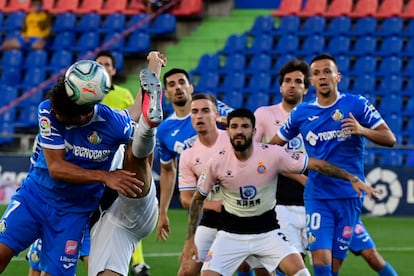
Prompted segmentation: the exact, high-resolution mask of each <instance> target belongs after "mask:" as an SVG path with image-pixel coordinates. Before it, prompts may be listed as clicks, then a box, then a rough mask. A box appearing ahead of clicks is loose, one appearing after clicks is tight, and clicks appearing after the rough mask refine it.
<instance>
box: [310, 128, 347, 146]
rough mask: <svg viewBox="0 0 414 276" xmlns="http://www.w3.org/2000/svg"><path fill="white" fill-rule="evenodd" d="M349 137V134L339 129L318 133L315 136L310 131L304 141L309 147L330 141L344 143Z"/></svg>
mask: <svg viewBox="0 0 414 276" xmlns="http://www.w3.org/2000/svg"><path fill="white" fill-rule="evenodd" d="M349 137H350V135H349V134H346V133H345V132H344V131H343V130H341V129H337V130H330V131H324V132H320V133H318V134H315V133H313V132H312V131H309V132H308V133H307V134H306V136H305V139H306V141H308V142H309V144H310V145H311V146H315V145H316V143H317V142H318V141H330V140H335V139H336V140H338V141H344V140H346V139H347V138H349Z"/></svg>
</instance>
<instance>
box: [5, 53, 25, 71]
mask: <svg viewBox="0 0 414 276" xmlns="http://www.w3.org/2000/svg"><path fill="white" fill-rule="evenodd" d="M23 60H24V55H23V52H22V51H20V50H17V49H13V50H8V51H4V52H3V56H2V58H1V62H0V64H1V68H3V69H5V68H6V67H15V68H19V69H20V68H21V67H22V65H23Z"/></svg>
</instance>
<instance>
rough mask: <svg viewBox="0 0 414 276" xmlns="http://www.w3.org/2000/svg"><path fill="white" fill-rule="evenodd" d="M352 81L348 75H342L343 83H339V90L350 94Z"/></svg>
mask: <svg viewBox="0 0 414 276" xmlns="http://www.w3.org/2000/svg"><path fill="white" fill-rule="evenodd" d="M349 85H350V79H349V77H348V76H347V75H341V81H340V82H339V83H338V90H339V91H340V92H348V91H349Z"/></svg>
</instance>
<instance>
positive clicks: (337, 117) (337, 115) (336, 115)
mask: <svg viewBox="0 0 414 276" xmlns="http://www.w3.org/2000/svg"><path fill="white" fill-rule="evenodd" d="M331 118H332V119H333V120H334V121H335V122H339V121H340V120H342V119H343V118H344V114H343V113H342V111H341V110H339V109H335V111H334V112H333V113H332V116H331Z"/></svg>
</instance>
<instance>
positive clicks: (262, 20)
mask: <svg viewBox="0 0 414 276" xmlns="http://www.w3.org/2000/svg"><path fill="white" fill-rule="evenodd" d="M274 26H275V19H274V17H273V16H271V15H259V16H257V17H256V19H255V20H254V22H253V26H252V27H251V28H250V30H249V31H247V33H248V34H250V35H258V34H263V33H265V34H270V33H272V32H273V30H274Z"/></svg>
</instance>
